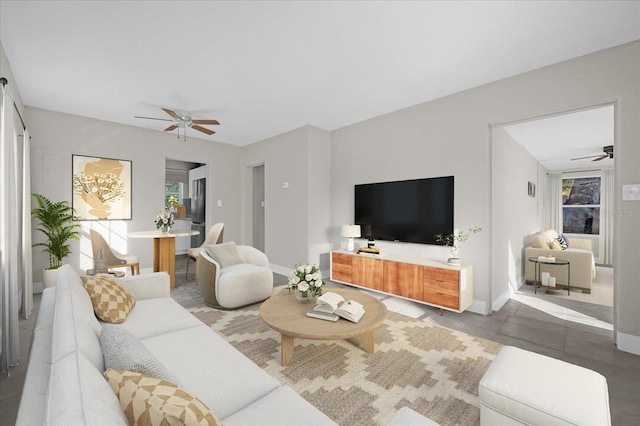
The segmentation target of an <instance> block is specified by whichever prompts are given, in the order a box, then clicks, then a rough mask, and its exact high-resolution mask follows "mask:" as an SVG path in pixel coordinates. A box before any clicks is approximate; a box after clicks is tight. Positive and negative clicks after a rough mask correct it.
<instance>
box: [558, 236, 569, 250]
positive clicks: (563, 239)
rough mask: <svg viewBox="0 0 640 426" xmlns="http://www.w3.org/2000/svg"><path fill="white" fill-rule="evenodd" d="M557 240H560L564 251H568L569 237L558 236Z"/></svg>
mask: <svg viewBox="0 0 640 426" xmlns="http://www.w3.org/2000/svg"><path fill="white" fill-rule="evenodd" d="M556 240H558V242H559V243H560V246H561V247H562V250H566V249H567V248H568V247H569V240H567V237H565V236H564V234H560V235H558V238H556Z"/></svg>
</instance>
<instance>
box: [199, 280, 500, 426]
mask: <svg viewBox="0 0 640 426" xmlns="http://www.w3.org/2000/svg"><path fill="white" fill-rule="evenodd" d="M276 291H277V290H276ZM258 308H259V306H258V305H255V306H252V307H249V308H245V309H240V310H237V311H220V310H217V309H214V308H211V307H208V306H200V307H194V308H191V309H189V311H190V312H191V313H193V315H195V316H196V317H197V318H198V319H200V320H201V321H202V322H204V323H205V324H207V325H209V326H210V327H211V328H212V329H213V330H215V331H216V332H218V333H219V334H220V335H221V336H223V337H224V338H225V339H226V340H227V341H228V342H230V343H231V344H232V345H233V346H234V347H236V348H237V349H238V350H239V351H240V352H242V353H243V354H245V355H246V356H247V357H248V358H249V359H251V360H252V361H253V362H255V363H256V364H257V365H258V366H260V367H261V368H262V369H264V370H265V371H267V372H268V373H269V374H270V375H271V376H273V377H275V378H276V379H277V380H279V381H280V382H281V383H284V384H287V385H289V386H291V387H292V388H293V389H295V390H296V391H297V392H298V393H299V394H300V395H302V397H303V398H305V399H306V400H307V401H309V402H310V403H311V404H313V405H314V406H316V407H317V408H318V409H320V410H321V411H322V412H324V413H325V414H327V415H328V416H329V417H330V418H331V419H333V420H334V421H335V422H336V423H338V424H340V425H350V426H351V425H353V426H356V425H387V424H388V423H389V422H390V421H391V419H392V418H393V416H394V415H395V413H396V412H397V411H398V410H399V409H400V408H402V407H404V406H408V407H411V408H413V409H414V410H416V411H417V412H419V413H421V414H423V415H425V416H427V417H429V418H431V419H433V420H434V421H436V422H438V423H440V424H441V425H477V424H479V423H480V402H479V399H478V383H479V381H480V378H481V377H482V375H483V374H484V372H485V371H486V369H487V368H488V367H489V364H491V361H492V360H493V359H494V357H495V355H496V354H497V352H498V351H499V350H500V348H501V347H502V345H500V344H498V343H495V342H492V341H489V340H485V339H481V338H478V337H475V336H471V335H469V334H465V333H462V332H459V331H454V330H450V329H447V328H443V327H440V326H437V325H433V324H428V323H425V322H422V321H418V320H415V319H413V318H409V317H407V316H404V315H401V314H398V313H395V312H391V311H389V312H388V314H387V319H386V320H385V322H384V323H383V325H382V326H381V327H380V328H379V329H378V330H377V331H376V335H375V344H376V347H375V353H373V354H368V353H366V352H364V351H363V350H362V349H361V347H360V346H359V345H360V343H359V341H358V339H350V340H348V341H311V340H304V339H296V340H295V346H294V352H293V358H292V360H291V362H290V363H289V365H288V366H286V367H282V366H281V365H280V334H279V333H277V332H275V331H273V330H271V329H270V328H269V327H268V326H267V325H266V324H265V323H264V322H263V321H262V320H261V319H260V316H259V312H258ZM318 321H320V320H318ZM341 321H343V320H341Z"/></svg>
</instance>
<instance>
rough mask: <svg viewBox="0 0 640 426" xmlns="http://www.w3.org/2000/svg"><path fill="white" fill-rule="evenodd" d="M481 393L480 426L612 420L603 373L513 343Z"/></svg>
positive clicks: (501, 355)
mask: <svg viewBox="0 0 640 426" xmlns="http://www.w3.org/2000/svg"><path fill="white" fill-rule="evenodd" d="M478 393H479V396H480V424H481V425H492V426H495V425H521V424H527V425H545V426H546V425H594V426H596V425H597V426H606V425H611V415H610V413H609V392H608V390H607V380H606V379H605V378H604V376H602V375H601V374H599V373H596V372H595V371H592V370H589V369H587V368H583V367H579V366H577V365H574V364H569V363H567V362H564V361H559V360H557V359H554V358H550V357H548V356H544V355H539V354H536V353H534V352H529V351H525V350H522V349H518V348H515V347H512V346H505V347H503V348H502V349H501V350H500V352H499V353H498V355H497V356H496V359H495V360H494V361H493V363H492V364H491V365H490V366H489V369H488V370H487V371H486V373H485V374H484V376H483V377H482V379H481V380H480V385H479V387H478Z"/></svg>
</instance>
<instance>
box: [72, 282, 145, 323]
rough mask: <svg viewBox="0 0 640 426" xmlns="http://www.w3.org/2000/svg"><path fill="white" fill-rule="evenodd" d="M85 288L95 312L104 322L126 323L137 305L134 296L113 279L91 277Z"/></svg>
mask: <svg viewBox="0 0 640 426" xmlns="http://www.w3.org/2000/svg"><path fill="white" fill-rule="evenodd" d="M84 288H86V289H87V292H88V293H89V297H91V303H92V304H93V310H94V311H95V313H96V315H97V316H98V318H100V319H101V320H102V321H104V322H110V323H114V324H120V323H122V322H124V320H126V319H127V315H129V312H131V309H133V307H134V306H135V304H136V300H135V299H134V298H133V296H132V295H131V294H130V293H129V292H128V291H127V290H125V289H124V288H123V287H121V286H120V285H118V283H117V282H115V281H114V280H113V279H112V278H111V277H107V276H102V275H96V276H95V277H89V278H88V279H87V281H86V282H85V284H84Z"/></svg>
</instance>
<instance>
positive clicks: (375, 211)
mask: <svg viewBox="0 0 640 426" xmlns="http://www.w3.org/2000/svg"><path fill="white" fill-rule="evenodd" d="M453 189H454V185H453V176H444V177H436V178H427V179H413V180H403V181H395V182H380V183H367V184H362V185H355V224H356V225H360V227H361V233H362V237H363V238H372V239H374V240H386V241H403V242H409V243H421V244H442V243H438V242H437V241H436V238H435V235H436V234H451V233H453V200H454V198H453Z"/></svg>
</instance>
